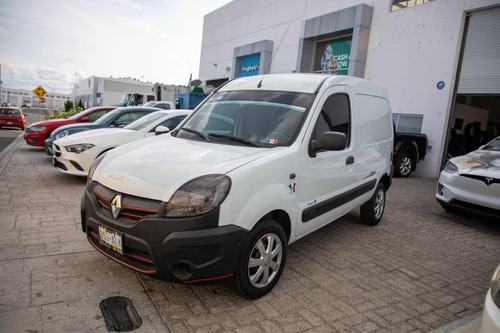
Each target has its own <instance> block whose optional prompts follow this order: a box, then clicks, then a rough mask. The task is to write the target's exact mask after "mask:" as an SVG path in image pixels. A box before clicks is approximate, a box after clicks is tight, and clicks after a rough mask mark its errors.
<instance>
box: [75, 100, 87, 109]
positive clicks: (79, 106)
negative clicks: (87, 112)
mask: <svg viewBox="0 0 500 333" xmlns="http://www.w3.org/2000/svg"><path fill="white" fill-rule="evenodd" d="M76 107H77V108H82V110H83V109H85V107H84V106H83V102H82V100H81V99H80V100H79V101H78V105H77V106H76Z"/></svg>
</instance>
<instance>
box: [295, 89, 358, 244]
mask: <svg viewBox="0 0 500 333" xmlns="http://www.w3.org/2000/svg"><path fill="white" fill-rule="evenodd" d="M343 89H344V88H342V87H340V88H339V87H332V88H329V89H327V90H326V91H325V93H324V94H323V95H322V97H321V98H320V101H319V103H318V107H317V108H316V111H315V112H314V114H313V118H312V124H313V126H312V127H311V128H309V129H308V131H307V132H306V136H305V139H304V142H303V144H302V148H301V150H300V162H299V163H300V174H299V177H298V179H297V182H298V184H297V187H296V189H297V191H296V193H297V200H298V205H299V216H298V219H297V224H296V236H297V237H300V236H301V235H304V234H306V233H308V232H311V231H313V230H315V229H317V228H319V227H321V226H322V225H324V224H326V223H328V222H330V221H332V220H334V219H336V218H338V217H340V216H342V215H344V214H345V213H347V212H348V211H349V210H350V209H352V204H351V203H350V201H351V197H352V195H353V193H352V190H353V187H354V186H355V184H356V183H358V181H359V175H358V173H357V170H356V161H355V158H354V156H355V142H354V140H353V138H354V131H353V126H352V121H351V119H352V117H351V101H350V97H349V95H348V94H347V93H345V92H343ZM327 131H335V132H342V133H344V134H345V135H346V138H347V143H346V146H345V148H344V149H342V150H338V151H326V150H324V151H318V152H316V154H315V155H316V156H311V155H314V154H311V151H310V148H309V147H310V144H311V142H313V141H315V140H317V139H318V138H319V136H320V135H321V134H322V133H324V132H327Z"/></svg>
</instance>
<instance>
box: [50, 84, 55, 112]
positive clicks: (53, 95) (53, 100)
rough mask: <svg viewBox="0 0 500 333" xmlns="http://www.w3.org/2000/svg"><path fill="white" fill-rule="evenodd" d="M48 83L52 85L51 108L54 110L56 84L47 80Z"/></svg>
mask: <svg viewBox="0 0 500 333" xmlns="http://www.w3.org/2000/svg"><path fill="white" fill-rule="evenodd" d="M49 83H50V84H52V85H53V90H52V108H53V109H54V110H55V109H56V84H55V83H54V82H49Z"/></svg>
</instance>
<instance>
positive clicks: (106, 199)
mask: <svg viewBox="0 0 500 333" xmlns="http://www.w3.org/2000/svg"><path fill="white" fill-rule="evenodd" d="M92 191H93V192H94V193H95V194H97V195H98V196H100V197H101V198H103V199H104V200H105V201H108V198H106V197H105V196H103V195H102V194H100V193H99V192H97V191H96V190H95V189H93V190H92Z"/></svg>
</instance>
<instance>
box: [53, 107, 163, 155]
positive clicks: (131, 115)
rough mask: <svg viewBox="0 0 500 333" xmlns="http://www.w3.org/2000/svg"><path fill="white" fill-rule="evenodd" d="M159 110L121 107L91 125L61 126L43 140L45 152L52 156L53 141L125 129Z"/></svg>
mask: <svg viewBox="0 0 500 333" xmlns="http://www.w3.org/2000/svg"><path fill="white" fill-rule="evenodd" d="M160 110H161V109H156V108H144V107H122V108H118V109H114V110H112V111H111V112H108V113H107V114H106V115H105V116H103V117H101V118H99V119H98V120H97V121H95V122H93V123H83V124H72V125H65V126H61V127H59V128H58V129H56V130H55V131H53V132H52V133H51V134H50V136H49V137H48V138H47V139H45V152H46V153H47V155H49V156H52V155H53V151H52V144H53V143H54V141H55V140H57V139H60V138H63V137H65V136H67V135H70V134H75V133H80V132H84V131H88V130H91V129H97V128H106V127H125V126H127V125H128V124H130V123H131V122H133V121H135V120H137V119H139V118H141V117H143V116H145V115H147V114H149V113H151V112H155V111H160Z"/></svg>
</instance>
